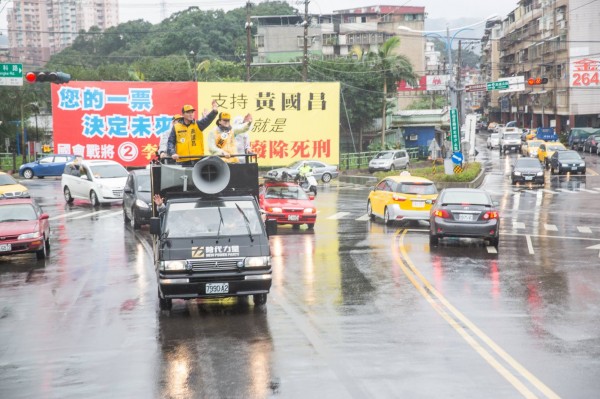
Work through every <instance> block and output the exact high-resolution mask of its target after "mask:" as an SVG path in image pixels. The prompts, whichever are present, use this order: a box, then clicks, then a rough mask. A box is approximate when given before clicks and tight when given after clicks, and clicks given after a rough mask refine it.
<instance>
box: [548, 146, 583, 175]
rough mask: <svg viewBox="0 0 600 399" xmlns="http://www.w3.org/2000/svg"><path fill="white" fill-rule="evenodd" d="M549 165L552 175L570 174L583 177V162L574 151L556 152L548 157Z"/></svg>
mask: <svg viewBox="0 0 600 399" xmlns="http://www.w3.org/2000/svg"><path fill="white" fill-rule="evenodd" d="M549 164H550V172H551V173H552V174H555V173H558V174H559V175H560V174H562V173H563V172H564V173H567V172H571V173H581V174H582V175H585V160H584V159H583V158H582V157H581V155H579V153H578V152H577V151H575V150H563V151H556V152H555V153H554V154H552V156H551V157H550V161H549Z"/></svg>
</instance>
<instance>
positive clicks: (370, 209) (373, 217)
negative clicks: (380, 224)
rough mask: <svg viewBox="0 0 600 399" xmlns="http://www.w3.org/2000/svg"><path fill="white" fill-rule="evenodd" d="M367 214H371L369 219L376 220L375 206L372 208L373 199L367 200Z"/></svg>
mask: <svg viewBox="0 0 600 399" xmlns="http://www.w3.org/2000/svg"><path fill="white" fill-rule="evenodd" d="M367 216H369V219H371V220H375V215H373V208H371V201H367Z"/></svg>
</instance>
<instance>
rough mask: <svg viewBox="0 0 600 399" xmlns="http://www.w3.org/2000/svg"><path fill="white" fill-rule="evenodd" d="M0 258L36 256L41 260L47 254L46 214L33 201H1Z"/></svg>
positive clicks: (28, 199)
mask: <svg viewBox="0 0 600 399" xmlns="http://www.w3.org/2000/svg"><path fill="white" fill-rule="evenodd" d="M0 230H1V231H2V240H1V241H0V256H5V255H13V254H20V253H35V255H36V257H37V258H38V259H44V258H45V257H46V256H47V254H48V251H50V223H49V222H48V214H46V213H44V212H43V211H42V208H40V206H39V205H38V204H37V203H36V202H35V200H33V199H32V198H19V199H8V200H3V201H0Z"/></svg>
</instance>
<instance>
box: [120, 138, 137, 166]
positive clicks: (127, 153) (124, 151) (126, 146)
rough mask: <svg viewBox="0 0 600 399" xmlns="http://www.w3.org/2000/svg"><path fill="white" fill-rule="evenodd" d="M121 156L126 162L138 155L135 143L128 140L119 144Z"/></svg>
mask: <svg viewBox="0 0 600 399" xmlns="http://www.w3.org/2000/svg"><path fill="white" fill-rule="evenodd" d="M118 153H119V158H121V159H122V160H123V161H125V162H131V161H133V160H134V159H136V158H137V156H138V148H137V146H136V145H135V144H133V143H131V142H129V141H126V142H124V143H123V144H121V145H120V146H119V150H118Z"/></svg>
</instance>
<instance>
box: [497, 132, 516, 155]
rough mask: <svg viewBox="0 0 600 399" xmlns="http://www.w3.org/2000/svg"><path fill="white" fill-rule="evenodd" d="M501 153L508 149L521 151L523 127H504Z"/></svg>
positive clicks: (501, 138) (501, 134) (501, 133)
mask: <svg viewBox="0 0 600 399" xmlns="http://www.w3.org/2000/svg"><path fill="white" fill-rule="evenodd" d="M499 147H500V153H501V154H502V153H504V152H505V151H506V150H509V151H512V150H515V151H516V152H521V129H519V128H517V127H504V128H503V129H502V131H501V132H500V145H499Z"/></svg>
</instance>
